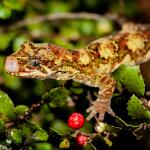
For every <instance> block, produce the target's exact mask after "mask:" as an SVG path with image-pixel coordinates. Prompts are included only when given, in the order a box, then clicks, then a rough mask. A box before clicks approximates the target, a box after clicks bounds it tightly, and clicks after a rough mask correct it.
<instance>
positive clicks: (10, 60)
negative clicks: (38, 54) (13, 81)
mask: <svg viewBox="0 0 150 150" xmlns="http://www.w3.org/2000/svg"><path fill="white" fill-rule="evenodd" d="M5 71H6V72H9V73H17V72H18V71H19V64H18V61H17V59H16V58H14V57H11V56H8V57H7V58H6V61H5Z"/></svg>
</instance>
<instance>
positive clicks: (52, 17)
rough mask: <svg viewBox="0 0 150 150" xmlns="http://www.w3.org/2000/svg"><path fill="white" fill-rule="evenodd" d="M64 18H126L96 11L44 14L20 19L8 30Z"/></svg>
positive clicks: (122, 20)
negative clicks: (96, 12)
mask: <svg viewBox="0 0 150 150" xmlns="http://www.w3.org/2000/svg"><path fill="white" fill-rule="evenodd" d="M62 19H63V20H64V19H88V20H101V19H110V20H112V21H116V22H118V23H119V24H122V23H123V22H124V18H119V17H118V16H117V15H112V14H106V15H100V14H95V13H86V12H81V13H54V14H49V15H42V16H38V17H34V18H28V19H25V20H21V21H18V22H16V23H14V24H11V25H10V26H8V27H7V29H8V30H16V29H18V28H21V27H24V26H26V25H29V24H34V23H39V22H44V21H54V20H62Z"/></svg>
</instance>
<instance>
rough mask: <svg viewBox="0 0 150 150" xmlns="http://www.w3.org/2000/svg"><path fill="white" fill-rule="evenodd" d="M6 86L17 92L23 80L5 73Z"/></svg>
mask: <svg viewBox="0 0 150 150" xmlns="http://www.w3.org/2000/svg"><path fill="white" fill-rule="evenodd" d="M3 77H4V80H5V86H6V87H8V88H10V89H13V90H16V89H18V88H19V87H20V86H21V80H20V79H19V78H17V77H15V76H11V75H9V74H7V73H4V76H3Z"/></svg>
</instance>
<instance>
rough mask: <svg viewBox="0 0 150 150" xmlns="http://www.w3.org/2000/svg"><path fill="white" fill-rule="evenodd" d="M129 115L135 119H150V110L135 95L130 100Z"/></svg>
mask: <svg viewBox="0 0 150 150" xmlns="http://www.w3.org/2000/svg"><path fill="white" fill-rule="evenodd" d="M127 109H128V115H129V116H131V117H132V118H133V119H150V111H149V110H148V109H147V108H146V107H145V106H144V105H143V104H142V102H141V101H140V100H139V99H138V98H137V97H136V96H135V95H133V96H132V97H131V98H130V100H129V101H128V106H127Z"/></svg>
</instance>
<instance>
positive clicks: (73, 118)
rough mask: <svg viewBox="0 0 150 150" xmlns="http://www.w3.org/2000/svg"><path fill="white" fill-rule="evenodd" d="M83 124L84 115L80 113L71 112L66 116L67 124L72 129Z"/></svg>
mask: <svg viewBox="0 0 150 150" xmlns="http://www.w3.org/2000/svg"><path fill="white" fill-rule="evenodd" d="M83 125H84V117H83V115H82V114H81V113H76V112H75V113H72V114H71V115H70V116H69V118H68V126H69V127H71V128H73V129H79V128H82V126H83Z"/></svg>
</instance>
